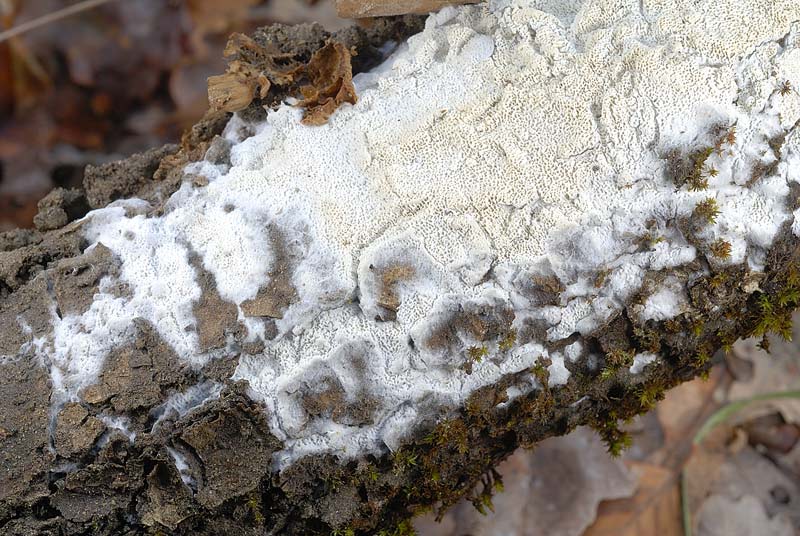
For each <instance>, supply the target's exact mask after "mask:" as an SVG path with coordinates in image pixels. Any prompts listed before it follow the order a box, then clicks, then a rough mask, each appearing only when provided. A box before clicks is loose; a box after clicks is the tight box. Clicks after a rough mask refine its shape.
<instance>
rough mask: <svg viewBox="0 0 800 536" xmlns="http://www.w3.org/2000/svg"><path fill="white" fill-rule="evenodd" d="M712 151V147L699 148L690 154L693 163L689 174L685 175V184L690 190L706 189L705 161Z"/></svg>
mask: <svg viewBox="0 0 800 536" xmlns="http://www.w3.org/2000/svg"><path fill="white" fill-rule="evenodd" d="M713 153H714V148H713V147H707V148H705V149H701V150H700V151H697V152H696V153H694V154H693V155H692V162H694V165H693V167H692V171H691V172H690V173H689V176H688V177H686V179H685V182H686V186H687V187H688V188H689V190H690V191H692V192H697V191H701V190H707V189H708V176H707V175H706V162H707V161H708V159H709V158H710V157H711V155H712V154H713Z"/></svg>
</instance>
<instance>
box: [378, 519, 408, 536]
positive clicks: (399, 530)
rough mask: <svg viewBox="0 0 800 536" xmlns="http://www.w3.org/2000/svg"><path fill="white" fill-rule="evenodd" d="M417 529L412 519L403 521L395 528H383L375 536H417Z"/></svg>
mask: <svg viewBox="0 0 800 536" xmlns="http://www.w3.org/2000/svg"><path fill="white" fill-rule="evenodd" d="M416 534H417V531H415V530H414V526H413V525H412V524H411V521H409V520H405V521H401V522H400V523H399V524H398V525H397V527H395V529H394V530H385V529H384V530H381V531H378V533H377V534H376V535H375V536H416Z"/></svg>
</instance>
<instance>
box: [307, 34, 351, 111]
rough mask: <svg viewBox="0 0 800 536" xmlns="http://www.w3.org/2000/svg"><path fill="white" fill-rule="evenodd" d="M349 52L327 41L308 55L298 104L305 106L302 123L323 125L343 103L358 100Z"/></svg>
mask: <svg viewBox="0 0 800 536" xmlns="http://www.w3.org/2000/svg"><path fill="white" fill-rule="evenodd" d="M352 56H353V53H352V51H350V50H348V48H347V47H345V46H344V45H343V44H341V43H337V42H335V41H329V42H328V43H326V44H325V46H324V47H322V48H321V49H319V50H318V51H317V52H315V53H314V55H313V56H312V57H311V61H309V62H308V65H307V66H306V75H307V76H308V79H309V81H310V84H309V85H306V86H303V87H302V88H300V92H301V93H302V95H303V101H302V102H301V103H300V104H301V106H304V107H305V108H306V113H305V116H304V117H303V124H304V125H314V126H316V125H322V124H324V123H325V122H327V121H328V118H329V117H330V116H331V115H332V114H333V112H335V111H336V109H337V108H339V106H341V105H342V104H344V103H350V104H355V103H356V102H357V101H358V97H357V96H356V88H355V86H353V66H352V63H351V61H352Z"/></svg>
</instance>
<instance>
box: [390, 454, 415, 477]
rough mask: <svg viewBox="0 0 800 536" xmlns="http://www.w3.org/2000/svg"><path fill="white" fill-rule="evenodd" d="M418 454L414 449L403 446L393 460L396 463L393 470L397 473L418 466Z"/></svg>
mask: <svg viewBox="0 0 800 536" xmlns="http://www.w3.org/2000/svg"><path fill="white" fill-rule="evenodd" d="M417 459H418V457H417V454H416V453H415V452H413V451H412V450H410V449H408V448H406V447H403V448H401V449H399V450H398V451H397V452H395V453H394V455H393V456H392V461H393V464H394V467H393V469H392V470H393V472H394V473H395V474H396V475H399V474H402V473H405V472H406V471H407V470H408V469H410V468H411V467H416V466H417Z"/></svg>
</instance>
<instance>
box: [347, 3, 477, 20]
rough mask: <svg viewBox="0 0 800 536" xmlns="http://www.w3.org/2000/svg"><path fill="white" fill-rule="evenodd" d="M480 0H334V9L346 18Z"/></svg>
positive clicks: (405, 12)
mask: <svg viewBox="0 0 800 536" xmlns="http://www.w3.org/2000/svg"><path fill="white" fill-rule="evenodd" d="M481 1H482V0H336V11H337V12H338V13H339V16H340V17H342V18H347V19H360V18H366V17H390V16H392V15H406V14H409V13H430V12H432V11H437V10H439V9H442V8H443V7H445V6H452V5H458V4H477V3H479V2H481Z"/></svg>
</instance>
